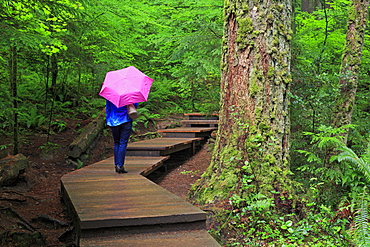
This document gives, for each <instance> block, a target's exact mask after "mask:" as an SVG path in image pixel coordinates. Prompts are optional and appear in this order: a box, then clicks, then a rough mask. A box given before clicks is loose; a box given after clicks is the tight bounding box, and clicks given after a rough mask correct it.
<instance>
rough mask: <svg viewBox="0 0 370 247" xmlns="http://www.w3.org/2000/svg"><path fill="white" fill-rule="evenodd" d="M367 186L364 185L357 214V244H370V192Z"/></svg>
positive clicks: (355, 233)
mask: <svg viewBox="0 0 370 247" xmlns="http://www.w3.org/2000/svg"><path fill="white" fill-rule="evenodd" d="M366 190H367V187H366V186H365V187H364V190H363V193H362V196H361V198H359V199H360V200H359V201H356V204H358V206H359V207H358V208H357V213H356V216H355V224H356V228H355V230H354V234H353V236H354V237H355V242H356V244H357V246H369V243H370V232H369V223H368V220H369V212H368V206H369V202H368V200H369V199H370V198H369V194H368V193H367V192H366Z"/></svg>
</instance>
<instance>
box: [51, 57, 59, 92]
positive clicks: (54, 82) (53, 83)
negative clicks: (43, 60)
mask: <svg viewBox="0 0 370 247" xmlns="http://www.w3.org/2000/svg"><path fill="white" fill-rule="evenodd" d="M57 56H58V54H57V53H53V54H52V55H51V64H50V65H51V87H52V88H55V87H56V85H57V78H58V58H57Z"/></svg>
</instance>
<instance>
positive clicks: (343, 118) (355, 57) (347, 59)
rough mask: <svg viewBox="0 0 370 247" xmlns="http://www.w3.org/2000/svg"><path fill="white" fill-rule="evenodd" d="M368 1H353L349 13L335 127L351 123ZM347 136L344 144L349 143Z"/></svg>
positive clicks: (334, 121)
mask: <svg viewBox="0 0 370 247" xmlns="http://www.w3.org/2000/svg"><path fill="white" fill-rule="evenodd" d="M368 7H369V3H368V1H367V0H352V4H351V6H350V10H349V13H348V30H347V36H346V44H345V47H344V51H343V59H342V66H341V72H340V75H341V77H340V80H339V83H340V92H339V95H338V97H337V100H336V107H335V108H334V109H335V111H336V112H335V114H334V119H333V126H334V127H335V128H338V127H341V126H343V125H346V124H350V123H351V119H352V112H353V107H354V104H355V97H356V91H357V82H358V74H359V71H360V65H361V57H362V47H363V44H364V33H365V28H366V21H367V16H368ZM347 135H348V133H347V134H346V136H345V139H344V143H346V142H347Z"/></svg>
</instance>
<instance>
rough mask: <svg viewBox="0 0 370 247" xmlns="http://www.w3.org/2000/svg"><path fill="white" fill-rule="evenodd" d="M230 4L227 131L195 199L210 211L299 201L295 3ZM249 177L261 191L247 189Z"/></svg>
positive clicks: (222, 123) (224, 99)
mask: <svg viewBox="0 0 370 247" xmlns="http://www.w3.org/2000/svg"><path fill="white" fill-rule="evenodd" d="M225 4H226V5H225V9H224V18H225V33H224V41H223V64H222V70H223V71H222V82H221V110H220V120H219V131H218V134H217V140H216V146H215V148H214V152H213V157H212V161H211V165H210V167H209V169H208V170H207V171H206V173H205V174H204V176H203V177H202V178H201V180H199V181H198V182H197V184H196V185H195V186H193V190H192V195H191V197H192V198H194V199H197V200H198V201H199V202H201V203H207V202H213V201H215V200H222V199H228V198H229V197H230V196H231V195H232V194H239V195H241V196H242V197H243V196H246V195H248V194H249V193H260V194H263V195H265V196H267V197H269V198H273V197H274V195H273V194H272V193H271V192H274V191H275V192H277V193H276V194H277V195H278V194H279V193H281V194H285V195H286V194H290V195H293V196H294V188H293V186H292V184H293V182H292V181H291V179H290V178H289V175H290V174H291V172H290V169H289V129H290V126H289V111H288V104H289V96H288V92H289V84H290V82H291V75H290V39H291V28H290V25H291V18H290V16H291V3H290V1H289V0H286V1H276V0H272V1H261V2H260V5H258V6H255V5H254V4H255V2H253V1H247V4H246V1H241V0H232V1H225ZM246 177H248V178H251V180H252V182H250V183H251V184H253V186H246V184H245V178H246ZM247 187H248V189H246V188H247ZM251 190H253V191H251ZM275 199H276V195H275ZM276 206H277V205H276ZM290 206H291V205H290ZM290 206H289V207H290Z"/></svg>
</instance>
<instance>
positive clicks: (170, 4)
mask: <svg viewBox="0 0 370 247" xmlns="http://www.w3.org/2000/svg"><path fill="white" fill-rule="evenodd" d="M349 4H350V1H346V0H334V1H328V2H325V3H324V2H319V1H318V2H315V3H313V2H309V1H302V2H299V1H294V2H293V7H294V8H293V9H294V11H293V23H292V28H293V34H292V41H291V42H292V51H291V52H292V75H293V82H292V85H291V92H290V97H291V104H290V116H291V140H290V142H291V148H290V152H291V154H290V157H291V170H292V171H293V172H294V173H295V179H296V181H297V182H299V183H300V184H301V185H302V186H301V187H302V188H301V189H298V190H300V193H301V196H302V199H303V200H302V201H304V202H305V203H306V204H307V205H309V207H307V212H306V216H305V217H303V216H300V217H297V219H296V222H300V223H296V222H294V224H295V226H296V227H293V221H290V220H284V219H280V218H279V219H277V221H276V222H275V223H274V225H275V226H278V227H277V228H275V229H270V230H268V229H267V230H266V232H262V233H263V234H265V235H266V234H267V233H268V234H267V235H266V236H268V237H266V239H267V238H270V239H275V240H276V239H284V241H286V239H289V241H290V242H299V241H301V243H303V242H305V241H312V243H316V242H319V243H325V244H327V245H329V246H338V245H343V246H345V245H351V244H353V243H356V241H358V243H366V241H368V240H369V239H370V236H369V232H368V224H367V222H368V216H367V209H368V207H369V204H368V202H369V200H370V197H369V195H368V187H367V186H368V185H369V183H370V172H369V171H370V168H369V166H370V159H369V155H370V154H369V153H370V151H369V146H368V145H369V141H370V121H369V114H370V100H369V99H370V95H369V94H370V90H369V87H370V82H369V79H370V78H369V77H370V57H369V50H370V45H369V44H370V43H369V37H370V36H369V31H368V29H367V30H366V33H365V42H364V47H363V56H362V61H361V70H360V75H359V78H358V79H359V80H358V88H357V94H356V103H355V108H354V113H353V117H352V124H351V125H349V126H345V127H343V128H332V127H330V123H331V122H332V118H333V116H334V112H335V110H336V109H335V108H334V102H335V98H336V96H337V95H338V93H339V90H340V85H339V83H338V82H339V80H340V73H339V72H340V67H341V62H342V53H343V47H344V45H345V36H346V32H347V19H348V7H349ZM222 9H223V1H221V0H202V1H192V0H183V1H175V0H162V1H161V0H158V1H157V0H152V1H144V0H143V1H126V0H119V1H118V0H109V1H107V0H99V1H98V0H91V1H80V2H76V1H72V0H59V1H56V0H55V1H54V0H23V1H2V2H1V3H0V25H1V29H0V36H1V39H0V72H1V73H0V132H1V135H9V136H12V140H13V141H12V142H9V143H8V142H3V140H1V141H0V149H6V148H9V147H12V149H13V152H14V153H17V150H18V149H17V146H18V145H19V140H20V137H21V136H22V135H23V134H24V133H26V132H32V131H34V132H38V133H39V132H43V133H47V134H48V135H52V134H53V132H59V131H63V130H64V129H65V128H66V122H65V121H63V119H65V118H83V117H84V118H88V117H94V116H96V115H97V114H98V113H99V111H101V109H102V108H103V107H104V104H105V103H104V99H102V98H101V97H99V96H98V93H99V90H100V87H101V84H102V82H103V80H104V77H105V73H106V72H108V71H110V70H117V69H121V68H124V67H127V66H132V65H133V66H135V67H137V68H138V69H140V70H141V71H143V72H144V73H146V74H147V75H148V76H150V77H151V78H153V79H154V80H155V81H154V83H153V86H152V90H151V93H150V96H149V100H148V101H147V102H145V103H142V104H141V107H140V108H139V113H140V118H139V119H138V120H137V122H142V123H144V124H145V123H148V122H149V121H152V119H154V118H159V117H163V116H167V115H170V114H174V113H185V112H204V113H213V112H217V111H218V109H219V91H220V88H219V87H220V60H221V43H222V35H223V34H222V30H223V21H224V20H223V19H222ZM348 129H349V136H348V143H347V144H348V145H347V146H348V147H347V148H349V149H345V150H343V151H345V152H347V153H346V155H344V156H342V159H341V160H351V161H352V162H348V163H344V162H340V163H337V164H336V165H332V161H333V160H332V159H330V157H328V153H327V152H326V151H327V150H329V149H332V146H335V145H339V144H338V140H340V138H339V136H340V135H341V133H343V132H345V131H347V130H348ZM49 144H50V145H52V143H49ZM360 161H361V162H362V163H361V164H359V162H360ZM359 167H360V169H359ZM364 171H365V172H364ZM251 200H254V201H255V202H262V200H259V199H258V198H254V199H251ZM354 201H355V202H360V203H357V204H356V203H354ZM253 205H254V207H250V208H249V209H250V210H255V212H256V213H266V212H265V211H264V209H265V208H264V207H263V205H261V204H260V205H259V206H258V205H255V204H253ZM265 205H266V204H265ZM356 207H357V209H354V208H356ZM349 209H351V210H349ZM365 209H366V210H365ZM346 210H347V211H346ZM345 212H351V213H348V214H345ZM356 212H360V213H362V214H359V213H357V214H356ZM341 213H342V214H341ZM356 215H357V216H359V217H357V219H358V220H357V221H356V222H357V227H356V228H351V227H352V226H353V224H354V222H355V221H354V218H355V216H356ZM241 218H242V217H241V216H240V215H239V219H241ZM259 220H262V219H259ZM233 221H234V223H235V222H236V221H237V217H236V216H235V218H233ZM259 224H262V223H261V222H259V223H258V222H249V223H248V222H240V224H234V225H233V227H234V228H235V229H237V231H238V232H239V233H240V235H242V236H245V237H246V238H247V237H248V236H249V235H248V234H253V236H256V232H255V231H254V230H255V229H257V228H258V229H260V228H259V227H258V225H259ZM251 229H254V230H253V231H252V230H251ZM348 229H350V231H347V230H348ZM354 229H355V230H354ZM268 231H269V232H268ZM262 233H261V232H260V235H258V234H257V236H259V237H260V238H263V236H265V235H263V234H262ZM216 234H217V233H216ZM307 239H309V240H307ZM238 241H240V240H238ZM311 246H313V245H311Z"/></svg>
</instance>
